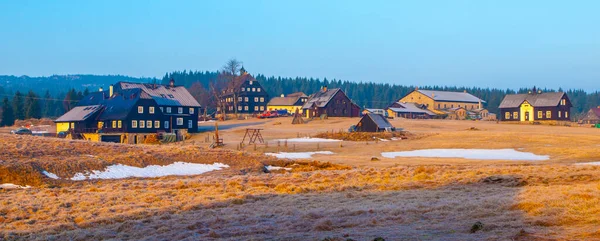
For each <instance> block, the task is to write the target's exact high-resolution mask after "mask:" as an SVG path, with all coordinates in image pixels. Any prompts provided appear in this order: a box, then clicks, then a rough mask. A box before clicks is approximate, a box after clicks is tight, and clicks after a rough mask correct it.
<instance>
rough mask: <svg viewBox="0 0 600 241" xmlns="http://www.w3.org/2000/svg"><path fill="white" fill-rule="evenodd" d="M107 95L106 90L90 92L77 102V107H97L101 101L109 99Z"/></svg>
mask: <svg viewBox="0 0 600 241" xmlns="http://www.w3.org/2000/svg"><path fill="white" fill-rule="evenodd" d="M109 93H110V92H109V91H108V90H105V91H97V92H91V93H89V94H88V95H86V96H84V97H83V99H81V100H80V101H79V102H77V105H79V106H85V105H98V104H100V103H101V102H102V101H103V100H105V99H108V98H109V97H110V96H108V95H109Z"/></svg>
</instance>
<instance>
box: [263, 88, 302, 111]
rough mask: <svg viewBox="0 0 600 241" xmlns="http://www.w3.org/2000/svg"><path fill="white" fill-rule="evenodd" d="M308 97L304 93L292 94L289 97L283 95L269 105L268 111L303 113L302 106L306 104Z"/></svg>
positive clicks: (272, 100)
mask: <svg viewBox="0 0 600 241" xmlns="http://www.w3.org/2000/svg"><path fill="white" fill-rule="evenodd" d="M307 99H308V96H306V95H305V94H304V93H302V92H297V93H292V94H289V95H288V96H285V95H281V97H275V98H273V99H271V100H270V101H269V103H267V110H287V111H288V113H290V114H293V113H296V110H298V112H299V113H302V105H304V103H306V100H307Z"/></svg>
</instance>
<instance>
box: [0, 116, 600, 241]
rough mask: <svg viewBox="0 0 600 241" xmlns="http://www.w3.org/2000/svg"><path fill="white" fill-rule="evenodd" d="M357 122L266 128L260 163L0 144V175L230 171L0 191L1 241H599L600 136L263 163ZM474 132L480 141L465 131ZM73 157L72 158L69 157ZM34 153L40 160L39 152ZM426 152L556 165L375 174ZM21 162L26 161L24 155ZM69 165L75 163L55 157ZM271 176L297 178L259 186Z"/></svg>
mask: <svg viewBox="0 0 600 241" xmlns="http://www.w3.org/2000/svg"><path fill="white" fill-rule="evenodd" d="M357 120H358V119H351V120H345V119H330V120H326V121H313V122H310V123H309V124H306V125H300V126H299V127H295V126H294V128H292V127H290V125H288V124H286V123H287V121H285V119H283V120H277V121H278V122H282V124H281V125H272V124H270V122H269V121H263V122H262V123H264V124H260V125H258V127H260V128H262V127H264V128H265V131H264V135H265V138H266V139H267V140H270V141H271V144H270V145H269V147H265V146H259V148H258V150H257V151H254V150H253V149H252V148H248V147H247V148H246V149H247V150H245V151H246V152H238V151H235V150H207V149H204V148H202V147H204V146H206V145H208V144H207V143H204V142H203V141H201V140H202V139H204V136H205V135H206V134H199V135H196V136H194V137H192V139H191V140H188V141H186V142H184V143H178V144H174V145H159V146H156V145H152V146H146V145H141V146H129V145H112V144H97V143H89V142H71V141H64V140H55V139H41V138H34V137H15V138H16V139H11V141H8V142H5V141H0V144H1V145H2V146H1V147H2V148H5V147H8V149H7V150H11V151H10V152H7V153H1V154H0V160H8V161H6V162H3V163H0V170H1V169H2V168H6V166H12V165H20V164H22V163H28V164H27V165H38V166H42V167H43V168H51V167H53V165H56V166H60V167H62V168H66V169H70V168H74V169H77V168H82V166H83V168H90V167H95V165H99V166H105V165H107V164H106V163H104V162H103V163H97V162H96V161H92V160H87V159H86V158H80V159H75V157H81V156H84V155H88V154H90V155H96V156H100V157H101V158H102V159H103V160H105V161H106V162H107V163H114V162H117V163H120V162H126V163H127V164H129V165H138V166H143V165H147V164H148V163H153V164H156V163H159V164H160V163H170V162H172V161H175V160H173V159H185V161H189V162H198V163H207V162H208V161H210V160H213V161H214V159H218V161H220V162H226V163H227V159H231V160H230V161H229V163H228V164H230V165H231V166H232V168H230V169H229V170H228V171H219V172H213V173H208V174H204V175H198V176H187V177H162V178H151V179H124V180H99V181H93V182H88V181H86V182H65V183H59V185H58V186H55V187H48V186H44V185H42V186H40V187H35V188H32V189H25V190H10V191H7V190H0V239H6V240H12V239H24V240H53V239H55V240H64V239H72V240H97V239H158V240H174V239H175V240H178V239H186V240H213V239H219V240H222V239H224V240H265V239H266V240H268V239H279V240H324V239H325V238H331V239H330V240H346V239H347V238H351V239H354V240H372V239H373V238H375V237H383V238H385V239H386V240H600V230H599V227H600V223H599V222H600V220H599V219H600V218H599V217H600V194H599V193H600V167H597V166H583V165H582V166H579V165H572V163H575V162H584V161H598V160H600V153H598V148H599V146H598V145H599V143H600V137H598V134H599V133H598V131H597V130H592V129H587V128H575V127H571V128H568V127H549V126H528V125H503V124H495V123H487V122H469V121H464V122H459V121H448V122H445V121H412V120H394V121H393V123H394V124H395V125H396V126H398V127H404V128H405V129H407V130H409V131H411V132H412V133H415V134H418V135H420V136H422V137H423V138H420V139H411V140H402V141H397V142H379V143H370V144H369V145H368V146H366V144H365V143H352V142H344V143H343V146H342V147H340V146H339V144H338V143H334V144H329V145H327V144H322V145H321V146H320V148H321V149H323V150H332V151H334V152H335V153H336V154H335V155H332V156H328V155H322V156H318V157H316V158H315V159H317V160H319V162H314V161H296V162H291V161H285V160H276V159H274V158H267V157H264V156H261V155H260V152H263V151H276V150H277V149H276V148H279V149H280V150H282V151H283V150H289V149H291V148H292V147H291V146H289V145H288V147H283V146H280V147H277V146H274V145H273V143H274V141H275V140H277V139H285V138H294V137H297V136H299V135H302V136H309V135H310V136H314V135H316V134H317V133H319V132H326V131H328V130H331V129H336V130H337V129H342V128H344V126H346V125H348V124H351V123H353V122H354V121H357ZM290 121H291V120H290ZM226 123H227V122H225V123H224V125H225V124H226ZM234 123H244V122H243V121H236V122H234ZM470 127H475V128H477V129H479V131H470V130H469V129H470ZM243 128H244V127H237V128H233V129H224V130H222V132H221V134H222V136H223V137H224V138H225V141H226V143H227V145H226V147H225V149H236V147H235V144H236V142H239V139H241V136H243ZM2 137H5V138H2V139H4V140H7V139H6V138H13V137H7V136H2ZM236 140H237V141H236ZM19 143H20V144H19ZM67 144H68V145H70V146H74V147H75V148H72V150H71V149H66V148H64V146H65V145H67ZM29 145H30V146H29ZM17 146H20V147H19V148H17ZM36 146H43V147H46V148H44V149H42V150H40V151H38V150H37V149H36V148H34V147H36ZM295 148H296V149H297V150H298V151H314V150H315V148H316V146H315V144H314V143H304V144H302V143H298V144H297V146H296V147H295ZM422 148H523V149H522V150H524V151H530V152H534V153H536V154H547V155H550V156H551V160H549V161H544V162H508V161H478V160H462V159H439V158H411V159H408V158H396V159H381V158H380V159H381V161H378V162H371V161H370V158H371V157H372V156H378V154H379V153H380V152H382V151H399V150H413V149H422ZM19 150H27V151H26V152H25V153H27V154H23V153H20V152H19ZM111 150H112V151H114V152H113V153H116V154H115V155H117V156H116V157H113V158H112V159H111V157H109V156H110V155H108V154H104V153H106V152H108V151H111ZM65 151H66V152H67V153H68V155H67V160H68V161H65V160H62V159H58V158H56V157H55V155H62V154H61V153H64V152H65ZM252 153H254V154H252ZM121 159H124V161H122V160H121ZM325 161H331V162H334V163H326V162H325ZM53 163H58V164H53ZM264 165H274V166H281V167H290V168H292V170H291V171H277V172H271V173H264V172H262V169H263V168H262V167H263V166H264ZM55 172H57V174H58V173H61V172H59V171H55ZM69 172H70V170H65V171H64V173H61V174H59V176H61V175H68V174H69ZM41 182H42V183H47V180H46V179H43V180H41ZM475 222H481V223H483V228H482V230H480V231H478V232H475V233H471V232H470V229H471V227H472V225H473V224H474V223H475Z"/></svg>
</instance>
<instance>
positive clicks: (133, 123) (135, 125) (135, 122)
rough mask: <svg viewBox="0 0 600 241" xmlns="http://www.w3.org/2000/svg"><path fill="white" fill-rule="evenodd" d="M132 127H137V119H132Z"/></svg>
mask: <svg viewBox="0 0 600 241" xmlns="http://www.w3.org/2000/svg"><path fill="white" fill-rule="evenodd" d="M131 128H137V121H136V120H132V121H131Z"/></svg>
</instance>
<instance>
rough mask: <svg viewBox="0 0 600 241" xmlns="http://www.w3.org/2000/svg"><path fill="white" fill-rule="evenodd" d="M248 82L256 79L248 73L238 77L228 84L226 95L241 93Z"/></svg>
mask: <svg viewBox="0 0 600 241" xmlns="http://www.w3.org/2000/svg"><path fill="white" fill-rule="evenodd" d="M248 81H256V79H255V78H254V77H252V75H250V74H248V73H244V74H242V75H240V76H236V77H235V78H234V79H233V81H230V82H229V83H227V88H226V90H225V94H228V93H232V92H238V91H240V90H241V87H242V85H243V84H244V83H246V82H248Z"/></svg>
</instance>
